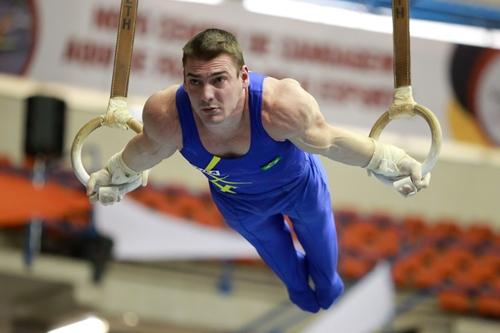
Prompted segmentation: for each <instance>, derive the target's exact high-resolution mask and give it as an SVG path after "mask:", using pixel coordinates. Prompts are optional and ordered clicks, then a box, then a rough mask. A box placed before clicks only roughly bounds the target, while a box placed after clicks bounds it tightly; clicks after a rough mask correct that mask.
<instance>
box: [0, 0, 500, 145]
mask: <svg viewBox="0 0 500 333" xmlns="http://www.w3.org/2000/svg"><path fill="white" fill-rule="evenodd" d="M2 3H3V4H2V5H0V19H1V20H2V25H1V26H2V27H3V28H2V29H0V36H1V38H0V46H1V47H0V71H3V72H10V73H16V74H24V75H26V76H28V77H30V78H33V79H37V80H43V81H55V82H62V83H67V84H70V85H76V86H83V87H90V88H97V89H101V90H109V87H110V82H111V72H112V64H113V55H114V45H115V40H116V24H117V21H118V14H119V3H120V1H119V0H87V1H62V0H43V1H41V0H25V1H7V2H6V3H4V2H2ZM9 17H11V19H9ZM207 27H219V28H223V29H227V30H229V31H231V32H233V33H235V34H236V35H237V37H238V38H239V40H240V42H241V44H242V46H243V49H244V54H245V60H246V62H247V64H248V65H249V67H250V69H251V70H253V71H259V72H263V73H265V74H268V75H273V76H276V77H279V78H281V77H292V78H295V79H296V80H298V81H300V82H301V84H302V85H303V86H304V87H305V88H306V89H307V90H308V91H310V92H311V93H312V94H313V95H314V96H315V97H316V99H317V100H318V102H319V104H320V106H321V108H322V112H323V113H324V114H325V116H326V118H327V119H328V120H329V121H330V122H331V123H333V124H341V125H344V126H346V125H347V126H353V127H360V128H366V129H368V128H370V127H371V126H372V125H373V123H374V122H375V120H376V119H377V118H378V117H379V116H380V115H381V114H382V113H383V112H384V111H385V109H386V108H387V107H388V106H389V105H390V102H391V98H392V91H393V72H392V36H391V35H388V34H381V33H376V32H367V31H361V30H355V29H348V28H341V27H334V26H330V25H324V24H315V23H310V22H303V21H298V20H292V19H286V18H278V17H271V16H266V15H261V14H255V13H252V12H249V11H247V10H245V9H244V8H243V6H242V5H241V3H239V2H228V3H222V4H221V5H216V6H210V5H202V4H193V3H184V2H176V1H166V0H147V1H140V3H139V11H138V21H137V28H136V36H135V49H134V60H133V69H132V74H131V78H130V88H129V94H130V95H140V96H148V95H150V94H151V93H153V92H154V91H157V90H160V89H163V88H164V87H166V86H168V85H170V84H174V83H179V82H181V81H182V66H181V55H182V53H181V48H182V46H183V45H184V43H185V42H186V41H187V39H189V38H190V37H191V36H193V35H194V34H195V33H196V32H198V31H200V30H202V29H204V28H207ZM498 72H500V56H499V50H490V49H482V48H477V47H468V46H458V45H454V44H450V43H444V42H437V41H430V40H422V39H416V38H413V39H412V81H413V84H412V85H413V89H414V97H415V99H416V100H417V101H418V102H419V103H420V104H422V105H425V106H427V107H428V108H430V109H431V110H432V111H433V112H435V113H436V115H437V117H438V118H439V120H440V121H441V124H442V127H443V133H444V139H445V140H446V139H453V138H455V139H460V140H466V141H471V142H476V143H481V144H486V145H497V144H500V107H499V105H500V82H499V79H498V77H500V73H498ZM389 130H391V131H395V132H399V133H403V134H405V135H416V136H423V135H425V136H427V135H428V133H429V130H428V128H427V125H426V124H425V122H424V121H423V120H418V121H417V120H400V121H397V122H395V123H394V124H393V123H391V125H390V126H389ZM367 131H368V130H367Z"/></svg>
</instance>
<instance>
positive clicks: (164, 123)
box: [87, 86, 182, 204]
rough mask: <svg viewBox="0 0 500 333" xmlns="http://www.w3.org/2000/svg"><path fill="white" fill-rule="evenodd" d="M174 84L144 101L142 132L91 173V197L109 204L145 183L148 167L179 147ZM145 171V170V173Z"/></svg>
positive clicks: (179, 137) (89, 184)
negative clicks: (120, 187) (112, 188)
mask: <svg viewBox="0 0 500 333" xmlns="http://www.w3.org/2000/svg"><path fill="white" fill-rule="evenodd" d="M176 89H177V87H175V86H173V87H170V88H168V89H166V90H163V91H160V92H158V93H155V94H154V95H152V96H151V97H150V98H149V99H148V100H147V101H146V104H145V105H144V110H143V124H144V126H143V132H142V133H140V134H138V135H136V136H135V137H134V138H132V140H130V141H129V143H128V144H127V145H126V146H125V148H124V149H123V150H122V151H121V152H118V153H116V154H115V155H113V156H112V157H111V158H110V159H109V161H108V162H107V164H106V166H105V167H104V168H103V169H101V170H99V171H96V172H94V173H92V174H91V175H90V179H89V182H88V183H87V195H88V196H89V197H90V199H91V201H100V202H101V203H103V204H111V203H114V202H116V201H119V200H121V197H122V196H123V195H124V194H125V193H126V192H128V191H131V190H133V189H135V188H137V187H138V186H140V184H141V183H142V184H143V185H145V183H146V181H145V180H146V178H147V170H148V169H150V168H151V167H153V166H154V165H156V164H158V163H159V162H161V161H162V160H163V159H165V158H168V157H170V156H171V155H172V154H173V153H174V152H175V151H176V150H179V149H181V148H182V134H181V133H182V132H181V129H180V125H179V119H178V115H177V110H176V107H175V91H176ZM144 172H146V173H144ZM123 184H131V186H128V187H127V188H131V189H129V190H125V191H122V192H123V193H121V192H120V193H119V195H118V194H117V193H118V192H117V191H116V189H115V190H109V191H102V190H100V189H99V188H101V187H108V186H110V185H123Z"/></svg>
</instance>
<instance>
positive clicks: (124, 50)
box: [110, 0, 138, 98]
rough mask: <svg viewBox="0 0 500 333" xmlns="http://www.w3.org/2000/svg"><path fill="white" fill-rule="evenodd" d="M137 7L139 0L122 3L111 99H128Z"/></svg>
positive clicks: (127, 0) (126, 0) (128, 0)
mask: <svg viewBox="0 0 500 333" xmlns="http://www.w3.org/2000/svg"><path fill="white" fill-rule="evenodd" d="M137 5H138V0H122V2H121V6H120V19H119V21H118V24H119V26H118V33H117V35H116V49H115V60H114V65H113V78H112V81H111V96H110V97H111V98H113V97H116V96H122V97H127V93H128V80H129V76H130V68H131V66H132V49H133V45H134V34H135V22H136V18H137Z"/></svg>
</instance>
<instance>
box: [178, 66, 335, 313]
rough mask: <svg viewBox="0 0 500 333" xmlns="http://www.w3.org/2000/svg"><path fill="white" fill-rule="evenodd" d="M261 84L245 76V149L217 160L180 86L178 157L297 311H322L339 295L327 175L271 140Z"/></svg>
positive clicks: (291, 147)
mask: <svg viewBox="0 0 500 333" xmlns="http://www.w3.org/2000/svg"><path fill="white" fill-rule="evenodd" d="M263 82H264V77H263V76H262V75H260V74H257V73H253V72H251V73H250V84H249V92H248V110H249V112H250V124H251V139H250V140H251V142H250V149H249V151H248V152H247V153H246V154H245V155H243V156H240V157H237V158H220V157H218V156H214V155H212V154H210V153H209V152H208V151H207V150H206V149H205V148H204V146H203V144H202V142H201V140H200V136H199V134H198V130H197V127H196V123H195V120H194V115H193V111H192V108H191V104H190V101H189V97H188V95H187V93H186V91H185V90H184V87H183V86H181V87H179V89H178V90H177V93H176V107H177V112H178V114H179V122H180V126H181V129H182V138H183V139H182V140H183V148H182V149H181V151H180V152H181V154H182V155H183V156H184V158H185V159H186V160H188V161H189V163H190V164H191V165H193V166H194V167H195V168H197V169H199V170H200V171H201V172H203V174H204V175H205V176H206V177H207V179H208V181H209V184H210V190H211V193H212V198H213V200H214V202H215V203H216V205H217V207H218V208H219V210H220V211H221V213H222V214H223V216H224V218H225V220H226V222H227V224H228V225H229V226H231V227H232V228H234V229H235V230H236V231H238V232H239V233H240V234H242V235H243V236H244V237H245V238H246V239H247V240H248V241H249V242H250V243H252V244H253V245H254V246H255V248H256V249H257V251H258V252H259V254H260V255H261V257H262V258H263V259H264V261H265V262H266V263H267V264H268V265H269V266H270V267H271V269H272V270H273V271H274V272H275V273H276V274H277V275H278V277H280V279H281V280H283V282H284V283H285V284H286V286H287V289H288V292H289V296H290V299H291V300H292V301H293V302H294V303H295V304H297V305H298V306H299V307H301V308H302V309H304V310H306V311H311V312H316V311H318V310H319V308H320V307H321V308H325V309H326V308H328V307H329V306H330V305H331V304H332V303H333V302H334V301H335V299H337V298H338V296H339V295H340V294H341V293H342V290H343V284H342V280H341V279H340V277H339V276H338V274H337V272H336V268H337V239H336V232H335V227H334V220H333V212H332V208H331V199H330V195H329V192H328V188H327V182H326V177H325V174H324V171H323V169H322V167H321V165H320V162H319V160H318V159H317V157H316V156H314V155H312V154H309V153H307V152H304V151H302V150H300V149H298V148H297V147H296V146H295V145H294V144H293V143H291V142H290V141H288V140H286V141H283V142H279V141H275V140H273V139H272V138H271V137H270V136H269V135H268V134H267V132H266V131H265V129H264V127H263V125H262V120H261V110H262V89H263ZM283 215H287V216H288V217H289V218H290V219H291V220H292V221H293V228H294V231H295V233H296V234H297V237H298V239H299V241H300V243H301V246H302V247H303V248H304V250H305V254H304V253H302V252H300V251H296V250H295V248H294V245H293V241H292V238H291V237H290V232H289V230H288V227H287V225H286V223H285V222H284V219H283ZM309 276H311V277H312V280H313V281H314V288H312V287H311V286H310V285H309V282H308V281H309Z"/></svg>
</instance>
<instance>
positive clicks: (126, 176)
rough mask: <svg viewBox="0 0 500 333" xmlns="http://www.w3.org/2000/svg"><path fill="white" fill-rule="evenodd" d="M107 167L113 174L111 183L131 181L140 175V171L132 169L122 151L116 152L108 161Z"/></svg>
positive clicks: (117, 183)
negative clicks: (126, 162)
mask: <svg viewBox="0 0 500 333" xmlns="http://www.w3.org/2000/svg"><path fill="white" fill-rule="evenodd" d="M106 169H107V170H108V172H109V174H110V175H111V184H114V185H119V184H125V183H130V182H132V181H134V180H136V179H137V178H138V177H139V176H140V172H137V171H135V170H133V169H131V168H130V167H129V166H128V165H127V164H125V161H124V160H123V157H122V151H121V152H119V153H116V154H114V155H113V156H111V158H110V159H109V161H108V164H107V165H106Z"/></svg>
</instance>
